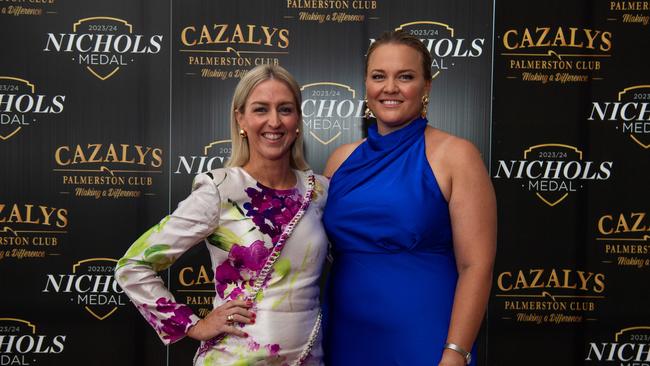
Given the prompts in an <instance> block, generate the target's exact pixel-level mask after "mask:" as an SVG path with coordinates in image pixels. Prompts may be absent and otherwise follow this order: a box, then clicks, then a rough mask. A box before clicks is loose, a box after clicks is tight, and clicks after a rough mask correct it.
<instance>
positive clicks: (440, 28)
mask: <svg viewBox="0 0 650 366" xmlns="http://www.w3.org/2000/svg"><path fill="white" fill-rule="evenodd" d="M395 30H402V31H404V32H406V33H408V34H410V35H412V36H415V37H418V38H419V39H420V40H421V41H422V42H423V43H424V45H425V46H426V47H427V49H428V50H429V52H430V53H431V57H432V58H433V62H432V63H431V73H432V78H434V79H435V78H436V77H438V76H439V75H440V74H442V73H444V72H447V71H450V70H452V69H453V68H454V67H456V66H457V65H458V63H460V62H469V60H471V59H473V58H479V57H481V56H482V55H483V48H484V47H485V38H484V37H475V38H466V36H464V35H462V34H458V30H457V29H455V28H454V27H453V26H452V25H450V24H447V23H443V22H438V21H430V20H419V21H413V22H409V23H404V24H402V25H400V26H399V27H397V28H395ZM374 41H375V39H373V38H371V39H370V43H371V44H372V43H373V42H374Z"/></svg>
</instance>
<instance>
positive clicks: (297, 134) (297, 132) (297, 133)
mask: <svg viewBox="0 0 650 366" xmlns="http://www.w3.org/2000/svg"><path fill="white" fill-rule="evenodd" d="M298 136H300V129H299V128H296V137H298Z"/></svg>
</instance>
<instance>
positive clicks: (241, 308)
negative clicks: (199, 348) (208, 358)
mask: <svg viewBox="0 0 650 366" xmlns="http://www.w3.org/2000/svg"><path fill="white" fill-rule="evenodd" d="M251 306H253V303H252V302H251V301H250V300H232V301H228V302H227V303H225V304H223V305H221V306H219V307H217V308H215V309H213V310H212V311H211V312H210V313H209V314H208V315H207V316H206V317H205V318H203V319H201V320H199V321H198V322H197V323H196V324H194V325H193V326H192V327H190V329H189V330H188V331H187V336H188V337H191V338H194V339H196V340H199V341H207V340H208V339H211V338H214V337H216V336H218V335H220V334H222V333H228V334H232V335H235V336H238V337H244V338H245V337H248V333H246V332H244V331H242V330H241V329H239V328H237V327H236V326H234V323H243V324H255V313H253V312H251V311H249V310H248V309H250V307H251ZM230 315H232V317H231V318H232V321H229V320H228V316H230Z"/></svg>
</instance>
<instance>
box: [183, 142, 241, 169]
mask: <svg viewBox="0 0 650 366" xmlns="http://www.w3.org/2000/svg"><path fill="white" fill-rule="evenodd" d="M231 152H232V148H231V140H217V141H212V142H211V143H209V144H207V145H205V146H204V147H203V149H202V151H201V153H200V155H179V156H178V164H177V165H176V169H175V170H174V174H190V175H196V174H199V173H205V172H208V171H210V170H212V169H218V168H222V167H223V164H224V163H225V162H226V161H227V160H228V158H230V154H231Z"/></svg>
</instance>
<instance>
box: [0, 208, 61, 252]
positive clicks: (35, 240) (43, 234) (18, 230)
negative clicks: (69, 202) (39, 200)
mask: <svg viewBox="0 0 650 366" xmlns="http://www.w3.org/2000/svg"><path fill="white" fill-rule="evenodd" d="M68 224H69V219H68V210H67V209H66V208H60V207H51V206H49V205H43V204H35V203H22V202H21V203H6V202H0V261H1V260H3V259H4V260H9V259H11V258H13V259H28V258H45V257H47V256H56V255H61V247H62V244H63V243H64V242H65V240H66V239H67V234H68Z"/></svg>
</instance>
